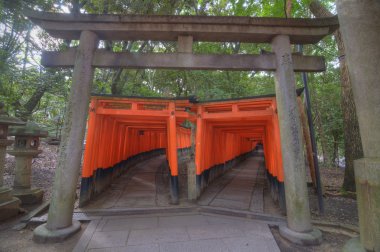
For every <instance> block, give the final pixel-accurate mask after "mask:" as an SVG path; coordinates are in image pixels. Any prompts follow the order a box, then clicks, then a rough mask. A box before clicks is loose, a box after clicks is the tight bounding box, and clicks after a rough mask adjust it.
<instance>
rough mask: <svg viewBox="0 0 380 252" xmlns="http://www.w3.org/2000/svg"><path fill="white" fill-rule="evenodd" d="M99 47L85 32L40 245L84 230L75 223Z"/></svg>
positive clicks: (38, 230)
mask: <svg viewBox="0 0 380 252" xmlns="http://www.w3.org/2000/svg"><path fill="white" fill-rule="evenodd" d="M97 44H98V38H97V35H96V34H95V33H93V32H91V31H82V33H81V35H80V43H79V47H78V49H77V54H76V59H75V66H74V72H73V83H72V86H71V90H70V96H69V101H68V104H67V110H66V116H65V124H64V128H63V134H62V141H61V145H60V149H59V156H58V164H57V169H56V174H55V179H54V187H53V195H52V199H51V204H50V208H49V214H48V221H47V223H46V224H43V225H41V226H39V227H38V228H36V229H35V230H34V240H35V241H36V242H47V241H62V240H63V239H65V238H67V237H68V236H70V235H72V234H73V233H74V232H77V231H78V230H79V229H80V223H79V222H78V221H73V219H72V216H73V211H74V202H75V190H76V187H77V183H78V176H79V170H80V165H81V158H82V148H83V140H84V133H85V129H86V119H87V114H88V105H89V102H90V93H91V87H92V80H93V75H94V68H93V67H92V59H93V55H94V51H95V50H96V48H97Z"/></svg>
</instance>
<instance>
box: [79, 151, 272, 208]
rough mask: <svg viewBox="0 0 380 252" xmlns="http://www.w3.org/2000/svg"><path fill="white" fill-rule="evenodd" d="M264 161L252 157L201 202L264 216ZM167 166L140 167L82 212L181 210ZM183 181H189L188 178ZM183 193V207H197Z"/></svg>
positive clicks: (159, 161) (157, 162) (155, 162)
mask: <svg viewBox="0 0 380 252" xmlns="http://www.w3.org/2000/svg"><path fill="white" fill-rule="evenodd" d="M262 162H263V158H262V157H251V158H248V159H247V160H245V161H243V162H242V163H240V164H238V165H237V166H236V167H234V168H233V169H231V170H230V171H229V172H227V173H226V174H225V175H223V176H221V177H220V178H218V179H216V180H215V181H213V182H212V183H211V184H210V185H209V186H208V188H207V189H206V190H205V191H204V192H203V193H202V196H201V198H200V199H199V200H198V202H197V203H198V204H199V205H201V206H211V207H222V208H228V209H235V210H247V211H253V212H258V213H262V212H263V184H264V181H265V175H264V169H263V166H262ZM165 164H166V161H165V156H159V157H156V158H153V159H149V160H146V161H144V162H141V163H139V164H137V165H136V166H135V167H133V168H131V170H130V171H128V172H127V173H125V174H123V175H122V176H120V178H118V179H116V180H115V182H114V183H113V184H111V186H110V188H109V189H108V190H106V191H105V192H103V193H102V194H101V195H99V196H98V197H97V198H96V199H95V200H93V201H91V202H90V203H89V204H88V205H87V206H85V207H84V208H82V209H81V210H82V211H86V210H93V209H127V208H128V209H131V208H138V209H141V208H154V207H177V206H172V205H170V203H169V202H170V200H169V188H168V185H169V180H168V177H167V171H166V168H165ZM181 179H182V180H186V178H184V177H181ZM182 182H183V181H182ZM185 182H186V181H185ZM180 183H181V181H180ZM181 186H182V185H181ZM182 187H183V186H182ZM181 191H182V192H180V206H181V207H183V206H194V203H191V202H188V201H187V200H186V199H185V198H186V195H187V194H186V192H185V191H183V189H182V190H181Z"/></svg>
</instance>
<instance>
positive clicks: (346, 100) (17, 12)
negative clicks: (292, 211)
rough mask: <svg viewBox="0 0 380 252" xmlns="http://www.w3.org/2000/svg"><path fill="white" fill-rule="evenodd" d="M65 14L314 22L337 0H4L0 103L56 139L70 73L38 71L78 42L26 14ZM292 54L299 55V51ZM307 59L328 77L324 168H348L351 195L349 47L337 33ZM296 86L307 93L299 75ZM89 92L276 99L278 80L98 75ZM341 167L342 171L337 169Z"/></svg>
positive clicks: (203, 47)
mask: <svg viewBox="0 0 380 252" xmlns="http://www.w3.org/2000/svg"><path fill="white" fill-rule="evenodd" d="M26 7H27V8H32V9H36V10H43V11H51V12H66V13H73V14H77V13H92V14H99V13H100V14H107V13H110V14H156V15H209V16H216V15H218V16H252V17H253V16H255V17H286V18H311V17H322V16H329V15H333V14H334V13H336V11H335V4H334V0H320V1H310V0H140V1H139V0H25V1H21V0H0V101H2V102H4V103H5V105H6V109H7V111H8V113H9V114H10V115H13V116H17V117H19V118H21V119H23V120H29V121H35V122H37V123H39V124H41V125H43V126H45V127H46V128H47V129H48V130H49V132H50V135H51V136H55V137H59V135H60V129H61V127H62V124H63V121H64V114H65V104H66V101H67V99H68V94H69V90H70V85H71V76H72V69H49V68H44V67H43V66H41V64H40V57H41V52H42V50H59V49H64V48H67V47H73V46H76V45H77V44H78V41H64V40H59V39H54V38H52V37H50V36H49V35H47V33H45V32H44V31H42V30H41V29H39V28H38V27H36V26H34V25H33V24H32V23H31V22H30V21H29V20H28V19H27V18H26V17H25V16H24V14H23V11H22V10H23V8H26ZM100 47H101V48H104V49H106V50H112V51H115V52H121V51H128V52H175V50H176V42H156V41H113V42H111V41H101V43H100ZM193 51H194V53H215V54H247V53H250V54H260V53H265V52H267V51H271V49H270V47H269V46H268V45H265V44H245V43H207V42H195V43H194V46H193ZM294 51H295V52H296V51H298V48H297V47H296V46H295V47H294ZM303 53H304V54H306V55H321V56H324V57H325V59H326V66H327V70H326V71H325V72H323V73H314V74H308V84H309V88H310V95H311V105H312V115H313V117H312V118H313V123H314V126H315V131H316V138H317V144H318V150H319V156H320V162H321V167H322V169H323V167H331V166H336V167H337V169H340V168H344V167H345V166H346V172H345V182H344V186H343V189H344V190H347V191H354V190H355V184H354V178H353V160H354V159H357V158H359V157H361V156H362V150H361V142H360V135H359V131H358V126H357V119H356V114H355V105H354V103H353V99H352V92H351V86H350V83H349V78H348V71H347V68H346V67H345V62H344V45H343V44H342V42H341V41H340V35H339V33H335V34H334V36H329V37H326V38H325V39H323V40H322V41H321V42H319V43H318V44H315V45H305V46H304V47H303ZM296 77H297V80H296V81H297V83H296V84H297V87H303V82H302V77H301V74H299V73H297V74H296ZM92 92H93V93H96V94H113V95H126V96H159V97H178V96H192V95H194V96H196V97H197V99H198V100H210V99H221V98H238V97H246V96H255V95H263V94H270V93H274V76H273V73H267V72H255V71H250V72H249V71H177V70H153V69H139V70H130V69H96V72H95V77H94V85H93V88H92ZM338 167H340V168H338Z"/></svg>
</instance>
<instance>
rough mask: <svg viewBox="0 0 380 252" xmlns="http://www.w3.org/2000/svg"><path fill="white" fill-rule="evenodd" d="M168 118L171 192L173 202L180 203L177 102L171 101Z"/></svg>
mask: <svg viewBox="0 0 380 252" xmlns="http://www.w3.org/2000/svg"><path fill="white" fill-rule="evenodd" d="M169 113H170V116H169V119H168V130H169V131H168V153H169V167H170V192H171V203H172V204H178V203H179V194H178V193H179V185H178V157H177V125H176V118H175V104H174V102H170V103H169Z"/></svg>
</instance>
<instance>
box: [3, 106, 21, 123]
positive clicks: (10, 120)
mask: <svg viewBox="0 0 380 252" xmlns="http://www.w3.org/2000/svg"><path fill="white" fill-rule="evenodd" d="M0 124H3V125H4V124H5V125H25V122H23V121H21V120H20V119H18V118H16V117H12V116H9V115H8V114H7V113H6V112H5V111H4V103H2V102H0Z"/></svg>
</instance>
